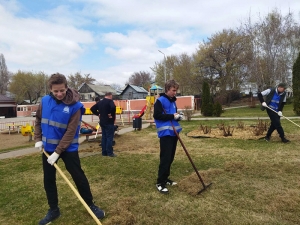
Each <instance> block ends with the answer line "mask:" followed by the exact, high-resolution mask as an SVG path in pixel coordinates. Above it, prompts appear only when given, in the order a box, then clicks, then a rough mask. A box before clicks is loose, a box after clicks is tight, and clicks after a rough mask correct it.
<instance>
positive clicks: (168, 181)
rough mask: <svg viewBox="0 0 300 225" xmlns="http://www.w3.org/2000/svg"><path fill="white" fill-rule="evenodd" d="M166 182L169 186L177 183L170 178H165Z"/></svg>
mask: <svg viewBox="0 0 300 225" xmlns="http://www.w3.org/2000/svg"><path fill="white" fill-rule="evenodd" d="M166 184H167V185H170V186H174V185H177V182H175V181H172V180H170V179H167V180H166Z"/></svg>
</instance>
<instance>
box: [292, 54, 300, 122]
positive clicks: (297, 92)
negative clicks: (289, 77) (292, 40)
mask: <svg viewBox="0 0 300 225" xmlns="http://www.w3.org/2000/svg"><path fill="white" fill-rule="evenodd" d="M293 104H294V112H295V113H296V115H298V116H299V115H300V52H299V55H298V57H297V59H296V62H295V63H294V65H293Z"/></svg>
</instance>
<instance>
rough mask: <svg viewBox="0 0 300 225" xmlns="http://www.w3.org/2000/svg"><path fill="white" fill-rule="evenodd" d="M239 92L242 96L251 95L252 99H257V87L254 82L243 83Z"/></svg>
mask: <svg viewBox="0 0 300 225" xmlns="http://www.w3.org/2000/svg"><path fill="white" fill-rule="evenodd" d="M240 92H241V94H242V95H243V96H244V95H249V94H250V93H252V95H253V97H257V93H258V85H257V83H255V82H244V83H243V84H241V87H240Z"/></svg>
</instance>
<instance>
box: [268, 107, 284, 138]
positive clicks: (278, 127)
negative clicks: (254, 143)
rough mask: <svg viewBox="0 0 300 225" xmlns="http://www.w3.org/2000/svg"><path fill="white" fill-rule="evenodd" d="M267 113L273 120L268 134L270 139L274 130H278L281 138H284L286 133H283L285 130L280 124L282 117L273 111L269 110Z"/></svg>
mask: <svg viewBox="0 0 300 225" xmlns="http://www.w3.org/2000/svg"><path fill="white" fill-rule="evenodd" d="M267 113H268V115H269V117H270V119H271V125H270V127H269V130H268V132H267V136H268V137H270V136H271V135H272V133H273V131H274V130H277V132H278V134H279V136H280V137H281V138H284V131H283V128H282V126H281V123H280V116H278V114H277V113H275V112H273V111H272V110H270V109H267Z"/></svg>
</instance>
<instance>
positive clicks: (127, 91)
mask: <svg viewBox="0 0 300 225" xmlns="http://www.w3.org/2000/svg"><path fill="white" fill-rule="evenodd" d="M120 96H122V99H127V100H130V99H145V98H146V97H147V96H148V91H147V90H146V89H145V88H143V87H139V86H135V85H132V84H127V86H126V87H125V88H124V90H123V91H122V92H121V94H120Z"/></svg>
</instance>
